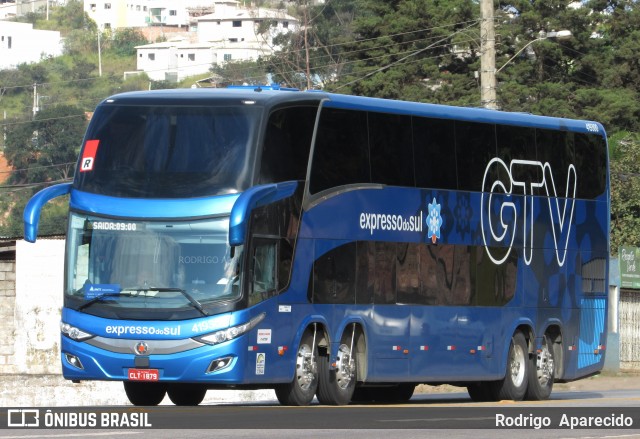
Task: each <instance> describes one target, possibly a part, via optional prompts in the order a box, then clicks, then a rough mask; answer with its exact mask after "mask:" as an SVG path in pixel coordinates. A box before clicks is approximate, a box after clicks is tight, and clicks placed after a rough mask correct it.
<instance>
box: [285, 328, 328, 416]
mask: <svg viewBox="0 0 640 439" xmlns="http://www.w3.org/2000/svg"><path fill="white" fill-rule="evenodd" d="M317 365H318V347H317V346H313V335H312V334H311V333H306V334H305V335H304V336H303V337H302V340H300V346H299V347H298V352H297V354H296V371H295V374H294V376H293V380H292V381H291V382H290V383H287V384H278V385H277V386H276V387H275V391H276V397H277V398H278V401H280V404H282V405H292V406H303V405H309V403H311V401H312V400H313V397H314V396H315V394H316V390H317V389H318V366H317Z"/></svg>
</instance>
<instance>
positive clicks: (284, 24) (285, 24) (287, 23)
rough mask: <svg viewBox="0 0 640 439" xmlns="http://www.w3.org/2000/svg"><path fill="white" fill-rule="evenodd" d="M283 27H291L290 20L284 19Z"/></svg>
mask: <svg viewBox="0 0 640 439" xmlns="http://www.w3.org/2000/svg"><path fill="white" fill-rule="evenodd" d="M282 27H283V28H285V29H287V28H288V27H289V22H288V21H283V22H282Z"/></svg>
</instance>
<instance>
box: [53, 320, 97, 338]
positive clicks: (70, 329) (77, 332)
mask: <svg viewBox="0 0 640 439" xmlns="http://www.w3.org/2000/svg"><path fill="white" fill-rule="evenodd" d="M60 331H61V332H62V333H63V334H64V335H66V336H67V337H69V338H70V339H72V340H75V341H84V340H88V339H90V338H91V337H93V336H94V335H93V334H89V333H88V332H84V331H83V330H81V329H78V328H76V327H75V326H71V325H70V324H68V323H65V322H60Z"/></svg>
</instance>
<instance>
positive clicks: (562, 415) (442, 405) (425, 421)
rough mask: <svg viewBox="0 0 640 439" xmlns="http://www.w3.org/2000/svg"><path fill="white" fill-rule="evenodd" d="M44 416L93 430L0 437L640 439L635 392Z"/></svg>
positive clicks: (456, 395)
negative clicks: (530, 399)
mask: <svg viewBox="0 0 640 439" xmlns="http://www.w3.org/2000/svg"><path fill="white" fill-rule="evenodd" d="M51 410H52V411H51V413H46V410H45V409H39V413H38V415H39V422H40V423H41V424H42V423H45V422H47V423H48V425H52V423H53V424H56V423H57V425H60V426H61V427H64V426H65V425H66V426H68V425H69V422H74V421H72V419H73V418H75V422H76V425H78V424H83V423H84V425H86V424H87V423H89V424H91V423H92V425H94V427H93V428H91V429H66V428H45V429H35V428H27V427H25V428H18V427H12V428H4V429H2V430H0V437H3V438H21V439H26V438H29V439H31V438H58V437H59V438H73V437H83V438H89V439H90V438H94V437H95V438H101V437H117V438H120V437H123V438H128V437H132V438H136V439H137V438H154V439H175V438H176V437H179V438H205V437H207V438H208V437H216V438H227V437H228V438H257V437H260V438H285V439H286V438H300V437H309V438H332V439H334V438H336V437H348V438H349V439H359V438H386V439H388V438H391V437H392V438H394V439H395V438H425V437H444V436H446V437H447V439H452V438H473V439H477V438H484V437H486V438H505V439H506V438H508V439H512V438H513V436H514V434H517V435H518V436H519V437H526V438H583V439H587V438H589V439H591V438H603V439H612V438H614V439H615V438H620V439H622V438H625V439H626V438H639V439H640V389H612V390H601V389H598V390H589V389H580V390H561V391H554V393H553V394H552V399H550V400H549V401H538V402H513V401H500V402H497V403H473V402H471V400H470V399H469V398H468V396H467V394H466V392H450V393H445V394H436V393H425V394H418V395H415V396H414V397H413V398H412V399H411V401H409V403H407V404H401V405H374V404H372V405H350V406H346V407H329V406H320V405H311V406H309V407H282V406H279V405H278V404H277V402H276V401H273V402H268V403H264V402H261V403H260V404H243V405H239V404H224V405H208V406H199V407H175V406H159V407H155V408H139V407H132V406H118V407H116V406H114V407H86V406H85V407H58V408H53V409H51ZM6 411H7V410H6V409H4V412H0V418H4V419H0V421H1V422H2V423H0V425H4V426H5V427H6V425H7V422H6V419H7V416H8V413H5V412H6ZM27 415H28V416H31V415H32V414H30V413H27ZM12 416H14V418H13V421H12V422H13V423H14V424H15V423H19V422H20V419H21V418H20V414H18V413H12ZM15 416H18V417H17V418H16V417H15ZM28 416H27V418H26V420H27V422H31V421H32V420H33V419H32V418H29V417H28ZM45 419H48V421H45ZM572 424H573V425H572ZM103 426H104V427H106V428H102V427H103ZM572 426H573V427H574V428H573V429H572V428H571V427H572ZM116 427H117V428H116ZM537 427H542V428H539V429H538V428H537ZM584 427H586V428H584ZM514 428H519V429H518V430H517V431H516V430H514Z"/></svg>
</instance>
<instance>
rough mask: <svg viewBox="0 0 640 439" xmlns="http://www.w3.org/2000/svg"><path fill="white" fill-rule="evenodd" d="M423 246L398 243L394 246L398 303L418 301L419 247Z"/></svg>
mask: <svg viewBox="0 0 640 439" xmlns="http://www.w3.org/2000/svg"><path fill="white" fill-rule="evenodd" d="M421 245H423V244H415V243H399V244H398V245H397V246H396V265H397V270H396V281H397V283H398V287H397V290H398V303H421V301H420V246H421Z"/></svg>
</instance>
